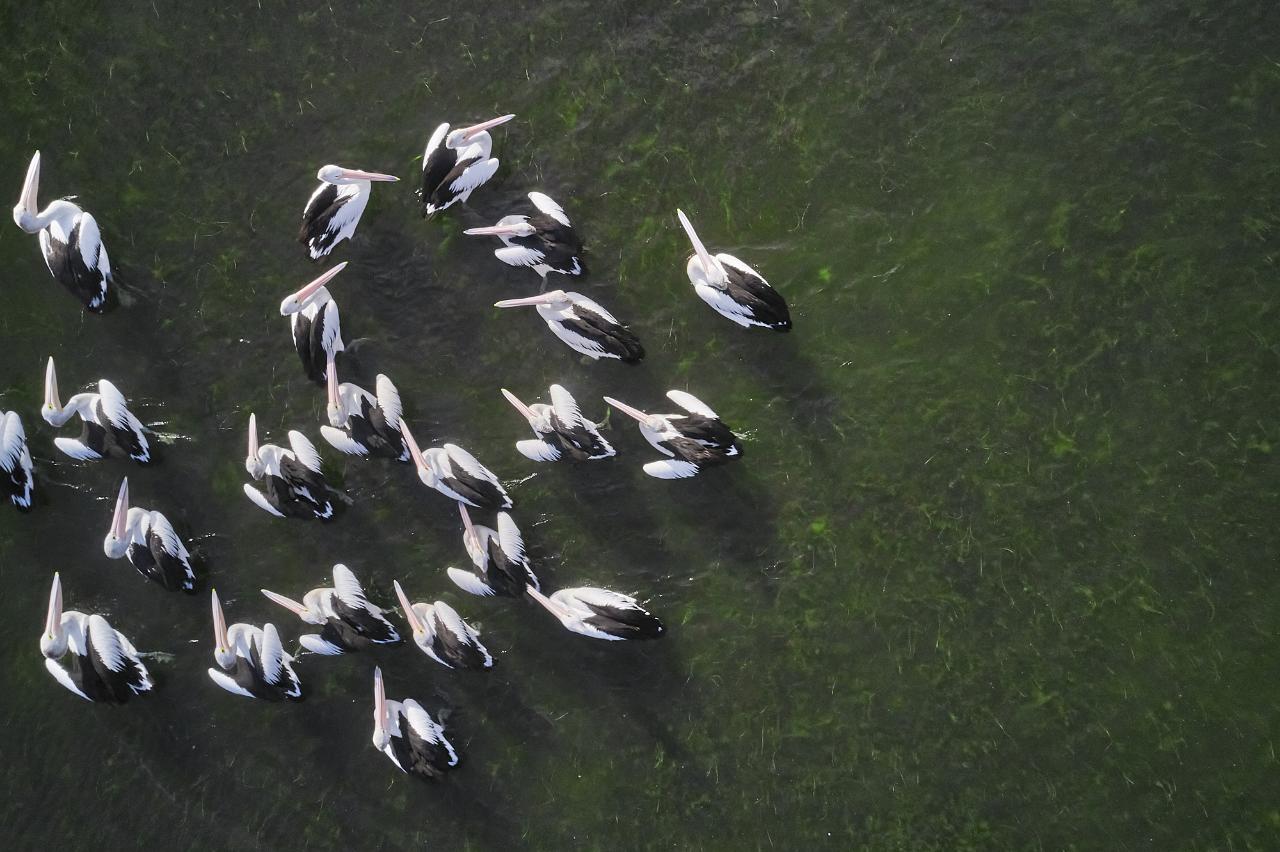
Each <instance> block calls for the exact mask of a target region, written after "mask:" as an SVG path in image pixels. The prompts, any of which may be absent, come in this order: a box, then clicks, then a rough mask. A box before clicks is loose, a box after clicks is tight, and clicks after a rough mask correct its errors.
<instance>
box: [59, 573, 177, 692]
mask: <svg viewBox="0 0 1280 852" xmlns="http://www.w3.org/2000/svg"><path fill="white" fill-rule="evenodd" d="M68 651H69V652H70V653H71V657H70V659H68V661H67V667H66V668H63V667H62V666H61V665H59V664H58V661H59V660H60V659H62V657H63V656H65V655H66V654H67V652H68ZM40 653H41V654H44V657H45V660H44V667H45V668H46V669H48V670H49V674H51V675H53V678H54V680H56V681H57V682H58V683H60V684H62V685H63V686H65V687H66V688H67V689H69V690H71V691H72V692H74V693H75V694H76V695H79V696H80V697H81V698H83V699H85V700H86V701H106V702H110V703H112V704H123V703H125V702H126V701H128V700H129V699H130V698H132V697H133V696H135V695H139V694H141V693H143V692H150V691H151V690H152V689H154V688H155V682H154V681H152V680H151V675H150V673H148V672H147V667H146V666H144V665H143V664H142V660H140V659H139V658H138V651H137V649H136V648H134V647H133V643H132V642H130V641H129V640H128V639H126V638H125V637H124V636H123V635H121V634H120V632H119V631H117V630H114V629H113V628H112V627H111V625H110V624H108V623H107V620H106V619H105V618H103V617H102V616H100V615H85V614H84V613H83V612H76V611H75V610H67V611H66V612H63V611H62V581H61V580H60V579H58V575H57V574H56V573H55V574H54V575H53V588H52V590H50V592H49V615H48V617H47V618H46V619H45V624H44V634H43V635H42V636H41V637H40Z"/></svg>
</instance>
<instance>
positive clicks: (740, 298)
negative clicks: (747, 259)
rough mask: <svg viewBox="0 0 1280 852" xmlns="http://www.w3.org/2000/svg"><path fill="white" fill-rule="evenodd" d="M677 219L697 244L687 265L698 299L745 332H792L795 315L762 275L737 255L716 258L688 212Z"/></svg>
mask: <svg viewBox="0 0 1280 852" xmlns="http://www.w3.org/2000/svg"><path fill="white" fill-rule="evenodd" d="M676 215H677V216H679V217H680V224H681V225H683V226H684V232H685V233H686V234H688V235H689V241H690V242H692V243H693V250H694V253H693V256H692V257H690V258H689V263H688V264H687V265H686V272H687V273H688V275H689V283H690V284H692V285H693V289H694V291H695V292H696V293H697V294H698V297H699V298H701V299H702V301H704V302H706V303H707V304H708V305H710V306H711V307H712V308H714V309H715V312H716V313H718V314H720V316H722V317H724V318H725V319H728V320H730V321H732V322H736V323H737V324H738V325H740V326H742V327H743V328H749V327H751V326H753V325H754V326H759V327H760V328H771V329H773V330H774V331H790V330H791V312H790V311H788V310H787V302H786V300H785V299H783V298H782V296H781V295H779V294H778V291H777V290H775V289H773V288H772V287H770V286H769V282H768V281H765V280H764V277H763V276H762V275H761V274H760V273H759V272H756V271H755V270H754V269H752V268H751V267H750V266H747V265H746V264H745V263H743V262H742V261H740V260H738V259H737V258H736V257H734V256H733V255H731V254H723V253H722V254H717V255H715V256H714V257H713V256H712V255H711V253H710V252H708V251H707V249H706V246H704V245H703V244H702V240H700V239H698V234H697V232H696V231H694V230H693V225H692V224H691V223H690V222H689V219H688V217H686V216H685V215H684V211H682V210H677V211H676Z"/></svg>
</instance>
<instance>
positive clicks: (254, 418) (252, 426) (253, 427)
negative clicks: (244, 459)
mask: <svg viewBox="0 0 1280 852" xmlns="http://www.w3.org/2000/svg"><path fill="white" fill-rule="evenodd" d="M257 459H258V415H256V414H250V415H249V460H250V461H257Z"/></svg>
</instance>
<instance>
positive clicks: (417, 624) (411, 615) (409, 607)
mask: <svg viewBox="0 0 1280 852" xmlns="http://www.w3.org/2000/svg"><path fill="white" fill-rule="evenodd" d="M391 585H393V586H395V587H396V597H398V598H399V599H400V608H401V609H403V610H404V620H405V621H407V622H409V627H410V628H412V629H413V641H415V642H419V643H421V642H422V641H423V640H424V639H425V638H426V635H427V626H426V625H425V624H423V623H422V619H421V618H419V617H418V613H416V612H414V609H413V604H411V603H410V602H409V596H408V595H406V594H405V593H404V589H402V588H400V581H399V580H392V581H391Z"/></svg>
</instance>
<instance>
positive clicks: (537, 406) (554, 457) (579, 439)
mask: <svg viewBox="0 0 1280 852" xmlns="http://www.w3.org/2000/svg"><path fill="white" fill-rule="evenodd" d="M502 395H503V396H505V397H506V398H507V402H509V403H511V404H512V405H513V406H514V407H515V409H516V411H519V412H520V413H521V414H523V415H524V417H525V420H527V421H529V428H530V429H532V430H533V434H535V435H537V436H538V437H537V438H536V439H526V440H523V441H516V449H517V450H518V451H519V452H520V455H522V456H524V457H525V458H527V459H530V460H532V461H559V460H560V459H562V458H570V459H573V460H574V461H588V460H592V461H593V460H596V459H607V458H611V457H612V456H615V455H617V452H618V451H617V450H615V449H614V448H613V447H612V446H610V445H609V442H608V441H606V440H605V439H604V438H602V437H600V428H599V427H598V426H597V425H596V424H595V423H593V422H592V421H590V420H588V419H587V418H586V417H583V416H582V411H581V410H579V408H578V402H577V400H575V399H574V398H573V394H571V393H569V392H568V391H567V390H565V389H564V388H563V387H562V386H560V385H552V386H551V404H550V405H547V404H546V403H542V402H535V403H533V404H532V405H525V404H524V403H523V402H521V401H520V398H519V397H518V396H516V395H515V394H513V393H512V392H511V391H509V390H507V389H506V388H503V389H502Z"/></svg>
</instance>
